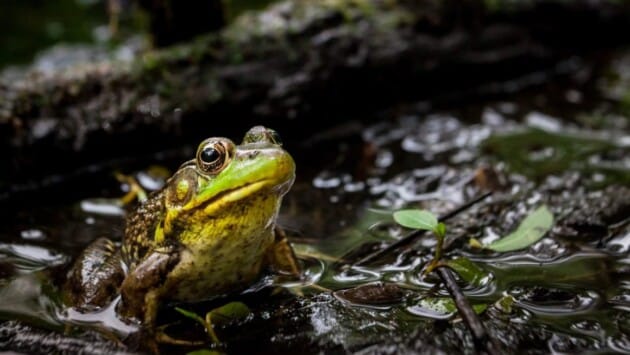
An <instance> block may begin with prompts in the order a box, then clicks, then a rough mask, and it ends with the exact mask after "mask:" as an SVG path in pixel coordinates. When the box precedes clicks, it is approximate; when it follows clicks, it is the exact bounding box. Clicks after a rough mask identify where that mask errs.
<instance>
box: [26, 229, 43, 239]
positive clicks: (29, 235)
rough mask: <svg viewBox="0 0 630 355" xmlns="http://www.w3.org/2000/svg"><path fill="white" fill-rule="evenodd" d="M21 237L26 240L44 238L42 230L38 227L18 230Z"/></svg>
mask: <svg viewBox="0 0 630 355" xmlns="http://www.w3.org/2000/svg"><path fill="white" fill-rule="evenodd" d="M20 236H21V237H22V239H26V240H42V239H44V238H46V235H45V234H44V232H42V231H41V230H39V229H26V230H23V231H22V232H20Z"/></svg>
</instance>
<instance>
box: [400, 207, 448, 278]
mask: <svg viewBox="0 0 630 355" xmlns="http://www.w3.org/2000/svg"><path fill="white" fill-rule="evenodd" d="M394 220H395V221H396V223H398V224H400V225H401V226H403V227H407V228H411V229H419V230H426V231H430V232H433V234H435V237H436V238H437V245H436V246H435V257H434V258H433V260H431V262H430V263H429V265H428V266H427V268H426V269H425V273H426V274H428V273H430V272H431V271H433V269H435V268H436V267H437V266H438V265H439V263H440V259H441V258H442V245H443V244H444V236H445V235H446V225H445V224H444V223H442V222H439V221H438V219H437V217H436V216H435V215H434V214H433V213H431V212H429V211H427V210H417V209H413V210H400V211H396V212H394Z"/></svg>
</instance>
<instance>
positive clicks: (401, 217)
mask: <svg viewBox="0 0 630 355" xmlns="http://www.w3.org/2000/svg"><path fill="white" fill-rule="evenodd" d="M394 220H395V221H396V223H398V224H400V225H401V226H403V227H407V228H412V229H420V230H428V231H433V230H435V229H436V228H437V226H438V220H437V217H435V215H434V214H433V213H431V212H429V211H427V210H400V211H396V212H394Z"/></svg>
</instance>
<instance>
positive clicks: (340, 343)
mask: <svg viewBox="0 0 630 355" xmlns="http://www.w3.org/2000/svg"><path fill="white" fill-rule="evenodd" d="M526 111H527V110H526V108H524V107H520V106H518V104H517V103H512V102H495V103H488V104H487V105H486V107H485V108H484V109H483V110H482V111H481V117H479V118H480V120H478V122H480V123H467V122H470V120H469V117H466V115H463V114H461V111H460V112H457V111H454V112H430V113H422V112H415V113H414V112H413V110H411V111H410V112H409V113H405V114H403V115H399V116H397V117H390V118H389V119H388V120H384V121H382V122H381V123H377V124H374V125H369V126H364V127H362V128H361V129H360V130H358V131H357V132H355V133H354V134H356V135H358V136H360V137H361V139H359V140H352V141H353V142H355V143H353V144H355V145H359V146H358V147H346V148H344V149H340V152H339V153H338V156H337V158H338V159H337V161H336V162H335V163H334V164H328V165H326V166H325V167H324V168H321V169H318V168H314V169H313V167H310V169H307V170H312V171H313V174H312V175H311V176H305V175H302V174H300V170H299V167H300V166H301V165H304V164H306V163H305V162H300V161H299V160H298V162H297V164H298V181H297V183H296V185H295V186H294V188H293V189H292V191H291V192H290V193H289V194H288V196H287V197H286V199H285V202H284V205H283V209H282V211H281V215H280V217H279V223H280V224H281V225H282V226H283V227H285V229H286V230H287V232H288V234H289V236H290V238H291V240H292V241H293V243H294V246H295V249H296V251H297V253H298V255H299V256H300V258H301V260H302V261H303V263H304V266H305V275H306V277H305V280H304V281H303V282H297V283H296V282H286V280H280V279H276V280H274V279H273V278H269V277H267V278H264V279H263V280H262V281H261V282H260V283H259V284H257V285H255V286H254V287H253V288H252V289H250V292H246V293H245V295H242V296H232V298H233V297H236V298H237V299H242V300H243V301H244V302H245V303H246V304H247V305H248V306H249V307H250V309H251V311H252V314H251V316H250V317H248V318H247V319H245V320H244V321H239V322H235V323H233V324H228V325H226V326H222V327H220V328H219V329H217V332H218V333H219V336H220V338H221V340H222V341H223V342H224V344H223V345H221V346H219V347H218V348H219V349H223V350H226V351H228V352H232V351H234V352H238V351H246V350H253V349H256V350H257V351H260V352H275V351H300V350H307V351H308V352H316V351H318V350H323V351H332V350H342V349H343V350H344V351H360V350H364V351H367V352H369V351H381V350H383V349H385V348H386V347H387V346H396V347H397V349H399V350H400V349H403V348H411V349H413V348H417V347H418V346H419V345H418V343H417V342H424V343H426V344H428V345H430V346H435V347H437V348H440V349H445V350H446V351H448V349H458V348H459V349H471V350H470V351H472V349H473V347H472V343H471V339H470V336H469V335H467V332H466V330H465V328H463V326H462V324H461V322H459V321H457V315H456V312H454V310H453V308H452V305H451V306H450V307H451V308H449V306H448V305H446V306H445V305H444V304H443V303H444V302H445V301H444V299H447V298H446V296H447V294H446V293H445V291H443V290H441V289H440V287H439V280H438V279H437V278H436V277H434V276H432V275H428V276H426V277H423V276H422V269H423V267H424V265H425V263H426V262H428V261H430V260H431V258H432V249H431V248H432V247H433V246H434V245H435V240H434V239H433V238H432V237H431V236H425V237H423V238H421V239H420V240H418V241H417V243H415V244H414V245H413V248H407V249H402V250H399V251H397V252H396V253H395V254H393V255H387V256H386V257H384V258H382V259H380V260H377V262H375V263H372V264H370V265H367V266H360V267H359V266H353V263H354V262H356V261H358V260H359V259H360V258H361V257H363V256H365V255H367V254H369V253H370V252H372V251H374V250H378V249H380V248H382V247H384V246H386V245H388V244H390V243H392V242H394V241H396V240H398V239H399V238H401V237H402V236H404V235H405V234H406V233H407V232H408V231H406V230H404V229H402V228H400V227H398V226H396V225H395V224H394V223H393V220H392V218H391V211H392V210H395V209H399V208H402V207H419V208H426V209H429V210H431V211H433V212H434V213H436V214H443V213H445V212H448V211H449V210H452V209H454V208H456V207H457V206H459V205H461V204H462V203H464V202H466V201H468V200H470V199H472V198H473V197H475V196H477V195H479V194H480V193H481V192H482V191H483V190H484V188H488V187H490V188H492V189H494V190H495V193H494V195H493V196H492V197H491V198H489V199H487V200H485V201H483V202H481V203H479V204H478V205H475V206H473V207H472V208H471V209H469V210H466V211H464V212H463V213H461V214H459V215H458V216H456V217H455V218H454V219H453V220H452V221H450V222H449V223H447V226H448V234H447V253H446V257H447V258H452V257H454V256H465V257H467V258H469V259H470V260H472V261H473V262H474V263H475V264H476V265H477V266H478V267H480V268H481V269H482V270H483V275H482V277H481V278H480V280H479V281H478V282H477V283H475V285H470V284H467V283H465V282H463V281H462V282H461V287H462V288H463V290H464V292H465V293H466V295H468V297H469V299H470V300H471V303H473V304H475V305H478V306H480V309H483V312H482V313H481V318H482V320H484V322H486V325H487V326H488V328H489V329H490V332H491V333H492V334H493V336H494V337H496V338H497V339H499V340H500V341H501V342H503V343H504V344H505V345H507V346H511V347H514V346H516V347H530V350H532V351H535V350H536V349H538V350H540V351H554V350H555V351H565V350H566V349H569V350H572V351H577V350H579V351H582V350H584V351H586V350H588V351H595V352H599V351H603V352H606V351H630V340H629V338H628V328H629V326H628V322H629V318H630V317H629V316H628V312H629V311H630V303H629V298H630V273H629V269H630V266H629V265H628V264H630V261H629V259H628V256H627V252H628V248H629V244H628V240H630V239H629V238H630V229H629V226H628V221H627V217H628V216H626V218H625V219H624V218H621V219H622V221H621V222H617V224H616V225H615V226H614V227H608V228H607V230H606V232H605V235H604V236H603V237H601V238H595V239H592V238H590V239H589V238H588V236H580V235H578V236H575V237H573V238H566V237H565V236H564V235H563V234H562V233H560V232H558V231H556V229H554V230H553V231H552V232H551V233H549V234H548V235H547V236H546V237H545V238H543V239H542V240H540V241H539V242H537V243H536V244H534V245H533V246H531V247H530V248H528V249H525V250H523V251H518V252H510V253H486V252H479V251H478V250H474V249H471V248H469V247H468V245H467V241H468V238H470V237H475V238H477V239H479V240H481V241H482V242H489V241H491V240H494V239H497V238H498V237H499V236H501V235H504V234H506V233H508V232H509V231H511V230H512V229H513V228H514V227H515V226H516V224H517V223H518V221H520V220H521V219H522V218H523V217H524V216H525V215H526V214H527V212H528V211H530V210H532V209H533V208H534V207H535V206H538V205H540V204H542V203H546V204H548V205H549V207H550V209H551V210H552V211H553V213H554V214H555V215H556V218H557V220H561V219H562V217H564V216H567V215H570V214H571V213H573V211H574V210H575V209H576V208H577V207H576V204H575V201H576V200H579V199H582V198H584V199H588V198H592V199H594V200H597V198H598V196H599V197H601V196H604V197H605V193H604V192H602V191H604V190H602V186H606V185H611V184H615V183H617V184H619V183H621V184H625V183H626V182H627V181H628V180H627V179H628V175H629V165H628V161H627V159H623V156H624V154H627V153H628V149H629V148H628V146H629V145H628V144H627V140H628V135H627V132H624V131H623V130H622V131H619V130H606V129H600V130H592V129H588V130H587V129H586V128H581V127H576V126H575V125H573V124H568V123H565V122H563V121H561V120H559V119H552V118H550V117H549V116H546V115H544V114H542V113H540V112H531V113H528V114H525V115H524V116H523V114H518V113H517V112H526ZM533 130H536V131H533ZM569 131H570V133H568V132H569ZM532 132H536V133H532ZM281 133H282V132H281ZM541 137H542V138H541ZM583 137H587V138H583ZM593 137H595V138H593ZM543 138H544V140H541V139H543ZM356 142H358V143H356ZM292 145H293V146H292ZM339 145H340V146H342V145H343V142H339ZM313 146H314V147H315V148H316V147H317V142H315V143H314V144H313ZM292 148H293V149H294V150H299V149H307V148H304V147H300V146H299V145H295V144H292V143H291V142H290V141H289V142H288V143H287V149H289V150H292ZM356 152H359V155H358V156H357V155H356V154H357V153H356ZM576 154H577V155H576ZM296 156H298V157H299V156H300V153H299V152H298V154H296ZM619 157H622V159H619ZM523 159H526V160H525V161H523ZM556 160H557V161H562V162H563V164H562V165H561V166H560V165H558V164H559V163H557V162H556V163H554V162H555V161H556ZM603 161H606V162H607V164H608V166H607V169H601V164H602V162H603ZM564 163H566V164H564ZM173 166H176V165H173ZM480 166H485V167H486V169H488V171H490V172H491V174H490V175H488V176H490V177H493V179H495V180H496V181H494V182H491V183H490V182H488V181H485V182H480V181H479V178H478V174H479V170H478V168H479V167H480ZM550 166H551V167H552V168H550ZM140 173H143V174H145V175H143V176H144V177H143V178H141V179H139V180H140V181H141V182H143V181H144V184H145V185H146V186H148V187H150V186H153V188H155V187H156V186H158V185H159V183H160V181H161V180H160V179H159V178H157V179H148V178H147V176H146V171H141V172H140ZM112 180H113V178H112ZM490 180H492V179H490ZM488 184H490V185H495V186H488ZM112 186H113V187H114V188H112ZM123 193H124V186H121V187H116V185H115V183H114V184H112V185H111V186H109V187H101V188H100V190H99V189H94V190H92V189H88V191H86V192H85V193H84V194H83V197H82V198H79V199H78V200H73V201H50V203H48V202H46V201H43V202H42V201H40V202H38V203H36V204H27V205H24V206H16V209H15V210H14V211H13V212H12V213H13V214H11V215H9V216H8V217H9V218H10V219H9V220H10V221H11V223H5V224H4V225H3V226H2V227H1V229H0V240H2V241H3V243H2V244H0V275H1V276H2V278H1V279H0V299H1V300H2V302H1V303H0V304H1V306H0V317H1V318H3V319H6V320H13V319H18V320H20V321H22V322H25V323H27V324H31V325H34V326H36V327H40V328H44V329H49V330H52V331H55V332H61V331H63V330H64V329H65V331H66V332H67V331H68V329H74V332H71V333H70V334H78V335H77V336H79V337H81V334H82V331H85V330H98V331H99V332H101V333H104V334H106V335H107V336H108V337H111V336H114V337H118V338H120V339H125V338H126V337H127V336H128V335H129V334H132V333H134V332H135V331H136V330H137V327H136V326H132V325H127V324H125V323H124V322H122V321H121V320H119V319H117V317H116V315H115V312H114V308H115V305H111V306H110V307H108V308H106V309H104V310H102V311H99V312H96V313H92V314H82V313H79V312H77V311H75V310H73V309H68V308H66V307H64V306H63V304H62V302H61V299H60V294H59V285H60V283H61V281H62V280H63V274H64V272H65V270H66V267H67V265H68V264H69V263H70V262H71V260H72V259H73V258H74V257H75V256H76V255H77V254H78V253H79V252H80V251H81V250H82V248H84V247H85V246H86V245H87V244H88V243H89V241H90V240H93V239H95V238H97V237H100V236H108V237H111V238H114V239H120V238H121V236H122V223H123V218H124V217H123V214H124V210H122V209H121V207H120V206H118V205H116V204H115V203H113V202H112V201H113V200H112V199H113V198H115V197H117V196H120V195H122V194H123ZM589 194H594V195H593V196H591V197H589V196H590V195H589ZM598 194H599V195H598ZM102 198H108V199H102ZM313 206H314V207H313ZM379 281H380V282H385V283H386V285H394V286H392V288H391V289H388V288H387V287H385V288H383V287H381V286H379V285H381V284H375V283H376V282H379ZM273 285H280V286H282V287H284V288H285V290H286V292H284V293H282V294H280V295H276V296H274V295H270V294H269V292H268V290H269V287H270V286H273ZM365 285H372V286H374V285H376V286H375V287H374V288H373V289H372V293H369V292H368V293H366V294H367V296H366V294H362V290H365V289H362V288H361V287H360V286H365ZM261 289H262V290H261ZM340 290H351V291H343V292H341V291H340ZM335 291H339V292H335ZM508 295H509V296H511V297H513V304H512V306H511V307H510V308H511V309H510V310H506V309H502V307H500V306H498V304H497V302H498V301H499V300H501V299H505V297H506V296H508ZM230 299H231V298H230V297H228V298H227V299H226V302H227V300H230ZM204 307H210V306H209V305H208V304H205V306H204V304H202V305H201V306H199V305H198V306H194V309H195V310H198V311H199V312H200V313H203V312H204V310H205V311H208V310H210V309H211V308H204ZM165 319H168V320H169V321H175V322H178V324H179V325H176V326H175V327H176V328H177V327H179V328H180V329H175V330H173V332H181V331H182V329H192V330H191V331H187V330H186V331H184V333H185V334H186V336H190V337H192V338H194V339H204V336H203V332H201V329H200V328H199V327H196V326H195V325H194V324H192V323H190V321H188V320H186V319H183V318H182V317H181V316H180V317H179V318H178V317H177V315H168V316H166V317H165ZM444 322H453V323H451V324H450V325H449V323H444ZM445 324H446V325H445ZM502 324H503V325H504V326H505V324H508V325H509V326H505V329H501V325H502ZM436 327H437V328H436ZM449 327H450V329H449ZM169 329H171V330H172V327H169ZM445 329H447V330H445ZM77 331H78V332H77ZM432 331H433V332H434V333H431V332H432ZM425 332H426V333H425ZM518 333H527V334H529V335H524V334H520V335H519V334H518ZM67 334H68V333H67ZM423 334H424V335H423ZM429 334H435V336H430V335H429ZM532 337H533V338H536V339H538V340H539V343H538V344H536V343H534V342H533V341H532V339H531V338H532ZM414 338H415V339H416V343H414V342H413V341H411V340H410V339H414ZM2 342H3V343H4V344H5V345H6V344H11V342H10V340H7V339H3V340H2ZM244 342H246V343H247V345H244V344H245V343H244ZM426 344H422V346H423V347H424V346H425V345H426ZM428 345H426V346H428ZM206 346H207V345H206ZM197 347H199V346H197ZM194 348H195V347H192V348H191V347H174V348H170V347H169V348H168V349H169V351H177V352H186V351H189V350H191V349H194ZM379 349H380V350H379Z"/></svg>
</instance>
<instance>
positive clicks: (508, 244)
mask: <svg viewBox="0 0 630 355" xmlns="http://www.w3.org/2000/svg"><path fill="white" fill-rule="evenodd" d="M552 225H553V214H551V212H549V209H548V208H547V206H544V205H543V206H541V207H539V208H538V209H536V210H535V211H534V212H532V213H530V214H529V215H528V216H527V217H525V219H524V220H523V221H522V222H521V224H520V225H519V226H518V228H517V229H516V230H515V231H514V232H512V233H510V234H508V235H507V236H505V237H503V238H501V239H499V240H497V241H495V242H493V243H490V244H488V245H486V246H485V247H486V248H488V249H491V250H494V251H498V252H505V251H514V250H519V249H523V248H527V247H528V246H530V245H532V244H534V243H536V242H537V241H538V240H540V238H542V237H543V236H544V235H545V233H547V232H548V231H549V229H551V226H552Z"/></svg>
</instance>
